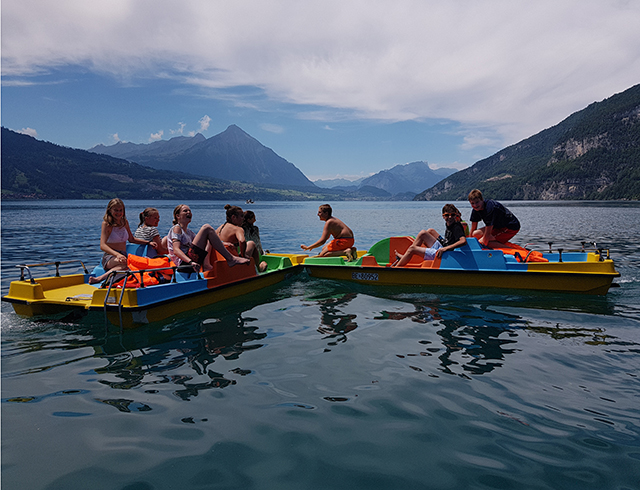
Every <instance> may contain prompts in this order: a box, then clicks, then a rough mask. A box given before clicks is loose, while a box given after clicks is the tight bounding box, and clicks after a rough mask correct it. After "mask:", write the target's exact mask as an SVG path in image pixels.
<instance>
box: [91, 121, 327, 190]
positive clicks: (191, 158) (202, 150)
mask: <svg viewBox="0 0 640 490" xmlns="http://www.w3.org/2000/svg"><path fill="white" fill-rule="evenodd" d="M89 151H90V152H93V153H100V154H104V155H109V156H113V157H117V158H123V159H125V160H129V161H131V162H135V163H139V164H141V165H145V166H148V167H152V168H155V169H159V170H177V169H179V170H180V171H181V172H186V173H189V174H193V175H201V176H204V177H212V178H216V179H223V180H235V181H242V182H250V183H254V184H263V185H278V186H282V187H297V188H301V187H310V188H315V185H314V184H313V182H311V181H310V180H309V179H308V178H307V177H306V176H305V175H304V174H303V173H302V172H301V171H300V170H299V169H298V168H297V167H296V166H295V165H293V164H292V163H290V162H288V161H287V160H285V159H284V158H282V157H281V156H279V155H277V154H276V153H275V152H274V151H273V150H272V149H271V148H267V147H266V146H264V145H263V144H262V143H260V142H259V141H258V140H256V139H255V138H253V137H251V136H249V135H248V134H247V133H245V132H244V131H243V130H242V129H240V128H239V127H238V126H236V125H235V124H232V125H231V126H229V127H228V128H227V129H226V130H225V131H223V132H222V133H220V134H217V135H215V136H212V137H211V138H208V139H207V138H205V137H204V136H203V135H202V134H200V133H198V134H196V135H195V136H193V137H187V136H179V137H176V138H171V139H170V140H166V141H156V142H154V143H150V144H134V143H122V142H118V143H116V144H115V145H111V146H104V145H98V146H94V147H93V148H90V149H89Z"/></svg>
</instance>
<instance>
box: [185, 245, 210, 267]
mask: <svg viewBox="0 0 640 490" xmlns="http://www.w3.org/2000/svg"><path fill="white" fill-rule="evenodd" d="M187 257H189V260H192V261H193V262H196V263H197V264H198V265H202V264H204V259H206V258H207V251H206V250H202V249H201V248H200V247H198V246H197V245H194V244H191V246H190V247H189V251H188V252H187Z"/></svg>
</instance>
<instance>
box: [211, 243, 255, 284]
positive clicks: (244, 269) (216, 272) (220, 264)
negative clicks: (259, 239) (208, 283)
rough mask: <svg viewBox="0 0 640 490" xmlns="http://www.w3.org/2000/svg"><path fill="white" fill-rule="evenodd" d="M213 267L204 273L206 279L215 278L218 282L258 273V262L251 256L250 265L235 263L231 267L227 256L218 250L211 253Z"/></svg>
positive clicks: (223, 282) (226, 281)
mask: <svg viewBox="0 0 640 490" xmlns="http://www.w3.org/2000/svg"><path fill="white" fill-rule="evenodd" d="M209 260H210V262H211V267H212V269H211V270H209V271H206V272H205V273H204V278H205V279H215V280H216V284H226V283H228V282H233V281H238V280H240V279H246V278H249V277H254V276H256V275H258V273H257V271H256V263H255V261H254V260H253V258H251V263H250V264H248V265H235V266H233V267H229V265H228V264H227V261H226V260H225V258H224V257H223V256H222V255H221V254H220V252H218V251H217V250H212V251H211V254H210V255H209Z"/></svg>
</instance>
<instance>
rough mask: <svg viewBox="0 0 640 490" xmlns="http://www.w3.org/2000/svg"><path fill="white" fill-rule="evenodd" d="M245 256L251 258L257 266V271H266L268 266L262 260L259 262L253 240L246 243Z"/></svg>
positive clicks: (258, 254)
mask: <svg viewBox="0 0 640 490" xmlns="http://www.w3.org/2000/svg"><path fill="white" fill-rule="evenodd" d="M245 256H246V257H247V258H249V257H253V260H254V262H255V263H256V265H257V266H258V271H260V272H264V271H266V270H267V267H268V264H267V263H266V262H265V261H264V260H263V261H262V262H260V252H258V247H256V244H255V242H254V241H253V240H249V241H248V242H247V250H246V251H245Z"/></svg>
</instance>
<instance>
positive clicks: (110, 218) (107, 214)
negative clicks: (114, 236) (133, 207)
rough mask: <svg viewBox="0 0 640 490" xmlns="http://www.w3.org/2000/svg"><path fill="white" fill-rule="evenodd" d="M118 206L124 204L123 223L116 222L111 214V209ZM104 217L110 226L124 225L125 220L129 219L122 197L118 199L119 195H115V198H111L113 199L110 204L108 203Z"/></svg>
mask: <svg viewBox="0 0 640 490" xmlns="http://www.w3.org/2000/svg"><path fill="white" fill-rule="evenodd" d="M116 206H122V223H121V224H120V223H116V220H115V218H114V217H113V215H112V214H111V210H112V209H113V208H115V207H116ZM102 219H103V220H104V221H106V222H107V224H108V225H109V226H115V227H118V226H122V225H124V223H125V221H127V212H126V210H125V207H124V203H123V202H122V199H118V198H117V197H114V198H113V199H111V201H109V204H107V211H106V212H105V213H104V218H102Z"/></svg>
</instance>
